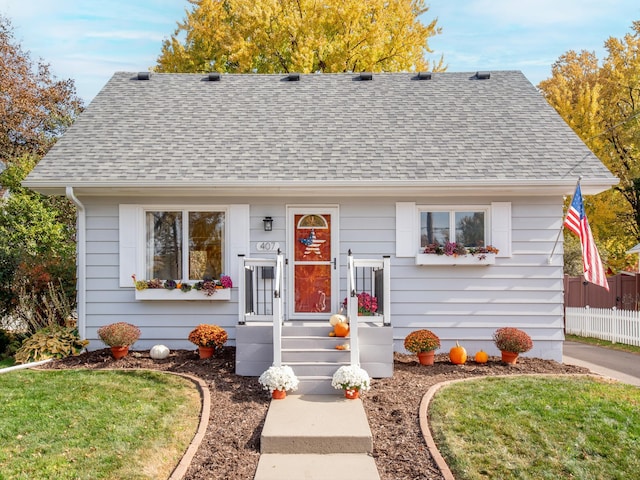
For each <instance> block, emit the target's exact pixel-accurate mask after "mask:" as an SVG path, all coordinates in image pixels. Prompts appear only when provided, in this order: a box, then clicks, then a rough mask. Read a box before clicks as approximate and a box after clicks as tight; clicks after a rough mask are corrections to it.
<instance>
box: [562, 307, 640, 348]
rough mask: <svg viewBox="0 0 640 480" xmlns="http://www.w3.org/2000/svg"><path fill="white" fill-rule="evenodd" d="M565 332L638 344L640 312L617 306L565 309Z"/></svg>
mask: <svg viewBox="0 0 640 480" xmlns="http://www.w3.org/2000/svg"><path fill="white" fill-rule="evenodd" d="M564 319H565V332H566V333H569V334H573V335H580V336H581V337H592V338H599V339H601V340H607V341H609V342H614V343H623V344H625V345H636V346H640V312H638V311H634V310H619V309H617V308H606V309H605V308H588V307H587V308H573V307H567V308H566V309H565V315H564Z"/></svg>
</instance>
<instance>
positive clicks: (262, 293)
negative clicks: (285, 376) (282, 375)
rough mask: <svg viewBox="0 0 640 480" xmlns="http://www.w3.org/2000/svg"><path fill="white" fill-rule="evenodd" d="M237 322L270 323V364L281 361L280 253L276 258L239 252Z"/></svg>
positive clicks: (281, 302) (281, 303) (282, 261)
mask: <svg viewBox="0 0 640 480" xmlns="http://www.w3.org/2000/svg"><path fill="white" fill-rule="evenodd" d="M240 267H241V268H240V270H241V271H242V272H244V275H240V283H239V285H238V290H239V292H240V301H239V302H238V305H239V313H238V323H239V324H240V325H245V324H246V323H247V322H272V323H273V365H275V366H280V365H281V363H282V324H283V323H284V305H283V298H284V295H283V291H282V290H283V287H284V282H283V279H284V255H283V254H282V253H281V252H280V251H278V254H277V255H276V258H248V257H245V256H244V255H240Z"/></svg>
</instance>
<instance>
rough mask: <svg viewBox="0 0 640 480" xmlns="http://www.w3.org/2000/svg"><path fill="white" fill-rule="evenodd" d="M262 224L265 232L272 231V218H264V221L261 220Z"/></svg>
mask: <svg viewBox="0 0 640 480" xmlns="http://www.w3.org/2000/svg"><path fill="white" fill-rule="evenodd" d="M262 223H263V224H264V231H265V232H270V231H271V230H273V218H271V217H264V219H263V220H262Z"/></svg>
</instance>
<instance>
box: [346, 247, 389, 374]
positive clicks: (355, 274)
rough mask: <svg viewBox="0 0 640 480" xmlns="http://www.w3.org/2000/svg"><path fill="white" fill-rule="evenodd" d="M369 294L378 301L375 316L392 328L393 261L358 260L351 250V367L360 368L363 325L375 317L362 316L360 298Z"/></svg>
mask: <svg viewBox="0 0 640 480" xmlns="http://www.w3.org/2000/svg"><path fill="white" fill-rule="evenodd" d="M363 293H368V294H369V295H371V296H372V297H375V298H376V300H377V309H376V312H375V313H374V314H373V317H374V318H376V319H379V318H381V319H382V324H383V325H391V298H390V297H391V295H390V293H391V259H390V257H383V258H382V259H381V260H376V259H356V258H354V257H353V254H352V252H351V250H349V253H348V257H347V316H348V318H349V337H350V342H349V343H350V350H351V364H352V365H360V342H359V335H358V327H359V323H360V322H361V321H364V320H369V319H371V318H372V317H371V316H363V317H360V316H359V315H358V295H361V294H363Z"/></svg>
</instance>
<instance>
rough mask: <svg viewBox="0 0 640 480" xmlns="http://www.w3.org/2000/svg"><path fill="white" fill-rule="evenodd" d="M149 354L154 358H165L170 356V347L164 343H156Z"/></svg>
mask: <svg viewBox="0 0 640 480" xmlns="http://www.w3.org/2000/svg"><path fill="white" fill-rule="evenodd" d="M149 356H150V357H151V358H153V359H154V360H164V359H165V358H167V357H168V356H169V349H168V348H167V347H165V346H164V345H154V346H153V347H152V348H151V351H150V352H149Z"/></svg>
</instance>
